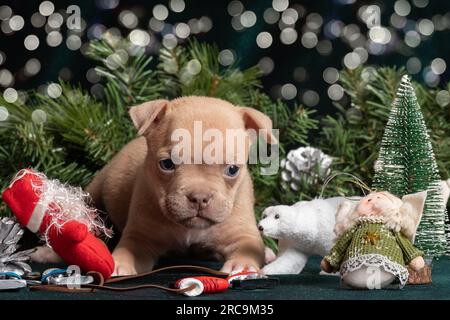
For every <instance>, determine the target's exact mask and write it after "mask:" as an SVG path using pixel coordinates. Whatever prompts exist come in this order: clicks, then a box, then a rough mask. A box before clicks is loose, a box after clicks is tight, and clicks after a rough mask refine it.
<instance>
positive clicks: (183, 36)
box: [0, 0, 450, 121]
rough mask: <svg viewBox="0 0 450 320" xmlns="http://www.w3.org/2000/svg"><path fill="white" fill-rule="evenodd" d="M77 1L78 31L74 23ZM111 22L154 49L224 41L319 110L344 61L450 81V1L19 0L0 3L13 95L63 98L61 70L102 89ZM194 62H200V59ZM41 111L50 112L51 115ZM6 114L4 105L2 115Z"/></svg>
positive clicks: (3, 72)
mask: <svg viewBox="0 0 450 320" xmlns="http://www.w3.org/2000/svg"><path fill="white" fill-rule="evenodd" d="M73 5H76V6H77V7H76V8H75V9H77V8H79V10H80V13H81V20H80V22H81V29H79V30H74V29H71V28H70V25H68V24H67V20H68V16H69V15H70V14H68V13H67V9H68V8H70V6H73ZM71 8H73V7H71ZM107 31H108V32H110V33H111V34H114V35H121V36H122V37H129V39H130V41H131V42H132V43H133V44H134V45H136V46H138V47H145V50H146V52H147V53H148V54H149V55H155V54H157V52H158V49H159V48H160V46H166V47H174V46H176V45H179V44H182V43H185V42H186V41H187V40H188V39H189V38H191V37H197V38H198V39H199V40H200V41H207V42H210V43H215V44H217V45H218V46H219V48H220V50H221V52H220V55H219V61H220V62H221V64H223V65H230V64H232V63H237V64H238V65H239V66H240V67H242V68H246V67H249V66H252V65H255V64H258V65H259V66H260V68H261V70H262V72H263V73H264V77H263V85H264V90H265V91H267V92H268V93H269V94H270V95H271V96H272V97H274V98H281V99H284V100H286V101H288V102H289V103H301V104H304V105H306V106H308V107H311V108H314V109H317V111H318V114H319V115H320V114H325V113H332V112H334V111H333V110H334V109H333V101H339V102H341V103H348V97H346V95H345V94H344V92H343V89H342V87H341V86H340V85H339V84H338V79H339V73H338V72H339V70H341V69H342V68H343V67H347V68H349V69H354V68H356V67H358V66H359V65H364V66H366V71H367V74H368V75H369V74H370V70H372V69H373V68H377V67H378V66H380V65H389V66H399V67H400V66H404V67H405V68H406V69H407V71H408V73H409V74H411V75H412V76H413V78H414V79H415V80H417V81H420V82H423V83H425V84H427V85H428V86H429V87H442V88H443V85H444V84H446V83H447V82H448V78H449V71H448V64H450V61H449V53H450V41H449V39H450V38H449V36H450V1H444V0H442V1H438V0H434V1H431V0H396V1H355V0H314V1H292V0H291V1H289V0H258V1H243V0H241V1H239V0H234V1H225V0H214V1H212V0H209V1H208V0H169V1H168V0H157V1H148V0H147V1H125V0H96V1H88V0H85V1H56V0H53V1H43V2H41V1H25V0H20V1H18V0H15V1H9V2H8V1H2V2H1V4H0V87H1V89H2V93H3V96H4V98H5V100H7V101H9V102H13V101H16V100H17V99H23V100H26V94H25V90H28V89H38V90H39V91H41V92H43V93H45V94H48V95H49V96H51V97H58V96H59V95H60V94H61V87H60V86H59V85H58V84H57V82H58V78H60V79H62V80H66V81H71V82H72V83H80V84H81V86H82V87H84V88H86V90H89V91H90V92H92V94H94V95H101V94H102V90H103V87H102V84H101V78H100V77H99V76H98V75H97V74H96V73H95V70H94V63H93V62H92V61H90V60H88V59H87V58H86V57H85V54H86V49H87V43H88V41H89V40H91V39H95V38H100V37H102V34H104V33H105V32H107ZM113 62H114V60H113V59H112V63H113ZM191 67H192V68H193V69H195V68H197V69H198V68H201V66H200V65H198V61H191ZM438 99H439V100H440V101H438V102H439V103H440V104H442V105H448V104H449V102H450V93H449V92H448V91H447V90H444V89H443V90H442V91H441V92H440V94H439V95H438ZM34 116H35V117H36V119H35V120H36V121H45V119H41V118H42V117H45V114H44V115H40V114H36V115H34ZM6 117H7V110H5V108H4V107H2V106H0V121H2V119H3V118H5V119H6ZM5 119H3V120H5Z"/></svg>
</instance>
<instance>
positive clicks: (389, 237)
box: [324, 218, 423, 287]
mask: <svg viewBox="0 0 450 320" xmlns="http://www.w3.org/2000/svg"><path fill="white" fill-rule="evenodd" d="M422 255H423V252H422V251H420V250H419V249H417V248H416V247H414V246H413V244H412V243H411V241H409V240H408V239H407V238H405V236H404V235H403V234H401V233H400V232H394V231H392V230H390V229H389V228H388V227H387V226H386V225H385V224H384V222H383V221H382V220H380V219H371V218H368V219H360V220H359V222H358V224H357V225H356V226H355V227H353V228H352V229H350V230H349V231H347V232H346V233H345V234H344V235H342V236H341V237H340V238H339V240H338V241H337V243H336V244H335V245H334V247H333V248H332V249H331V251H330V253H329V254H328V255H327V256H325V257H324V259H325V260H327V261H328V262H329V263H330V265H331V266H332V267H333V269H334V270H335V271H337V270H339V271H340V273H341V277H344V276H345V275H346V274H347V273H348V272H351V271H354V270H357V269H360V268H361V267H363V266H373V267H381V268H383V269H384V271H386V272H389V273H391V274H393V275H394V276H396V277H397V279H398V280H399V282H400V287H403V286H404V285H405V284H406V282H407V281H408V276H409V274H408V270H407V269H406V265H407V264H409V263H410V262H411V261H412V260H413V259H414V258H416V257H418V256H422Z"/></svg>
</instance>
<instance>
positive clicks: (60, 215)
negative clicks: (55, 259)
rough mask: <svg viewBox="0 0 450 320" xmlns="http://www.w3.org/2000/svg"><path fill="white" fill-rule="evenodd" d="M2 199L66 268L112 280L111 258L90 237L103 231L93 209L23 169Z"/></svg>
mask: <svg viewBox="0 0 450 320" xmlns="http://www.w3.org/2000/svg"><path fill="white" fill-rule="evenodd" d="M76 190H81V189H76ZM80 194H83V193H80ZM2 197H3V201H5V202H6V203H7V204H8V206H9V207H10V208H11V210H12V211H13V213H14V215H15V216H16V218H17V220H18V221H19V223H20V224H21V225H22V226H24V227H26V228H28V229H29V230H30V231H31V232H33V233H36V234H38V235H40V236H41V237H43V238H45V240H46V241H47V244H48V245H49V246H51V247H52V248H53V250H55V252H56V253H57V254H58V255H59V256H60V257H61V258H62V259H63V260H64V261H65V262H66V263H67V264H70V265H77V266H79V267H80V269H81V270H82V271H83V272H88V271H97V272H100V273H101V274H102V275H103V277H104V278H105V279H108V278H109V277H110V276H111V274H112V273H113V271H114V260H113V258H112V255H111V253H110V252H109V250H108V248H107V247H106V245H105V244H104V243H103V242H102V241H101V240H99V239H97V238H96V237H95V236H94V234H93V233H94V232H95V231H98V230H99V229H102V230H106V229H105V228H104V226H103V225H102V224H99V220H98V219H97V215H96V211H95V209H92V208H89V207H88V206H87V205H86V204H85V202H84V199H82V198H81V197H80V196H79V194H78V193H76V192H73V189H70V187H65V186H64V185H62V184H61V183H59V181H57V180H49V179H47V178H46V177H45V175H43V174H41V173H37V172H35V171H33V170H31V169H24V170H21V171H19V173H18V174H17V175H16V177H15V178H14V179H13V181H12V182H11V184H10V186H9V187H8V188H7V189H6V190H5V191H4V192H3V195H2Z"/></svg>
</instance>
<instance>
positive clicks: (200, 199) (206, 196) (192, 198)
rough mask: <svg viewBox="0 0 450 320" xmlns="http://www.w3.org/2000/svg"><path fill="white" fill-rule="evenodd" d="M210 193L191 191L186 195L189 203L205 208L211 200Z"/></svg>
mask: <svg viewBox="0 0 450 320" xmlns="http://www.w3.org/2000/svg"><path fill="white" fill-rule="evenodd" d="M212 197H213V195H212V193H206V192H191V193H190V194H188V195H187V198H188V200H189V202H190V203H192V204H195V205H197V206H198V208H199V209H205V208H206V207H207V206H208V205H209V204H210V202H211V199H212Z"/></svg>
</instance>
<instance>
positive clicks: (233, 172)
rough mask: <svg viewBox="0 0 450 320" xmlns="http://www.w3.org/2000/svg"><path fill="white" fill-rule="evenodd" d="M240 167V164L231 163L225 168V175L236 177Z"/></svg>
mask: <svg viewBox="0 0 450 320" xmlns="http://www.w3.org/2000/svg"><path fill="white" fill-rule="evenodd" d="M239 169H240V168H239V167H238V166H236V165H234V164H231V165H229V166H227V167H226V168H225V175H226V176H227V177H230V178H235V177H236V176H237V174H238V173H239Z"/></svg>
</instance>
